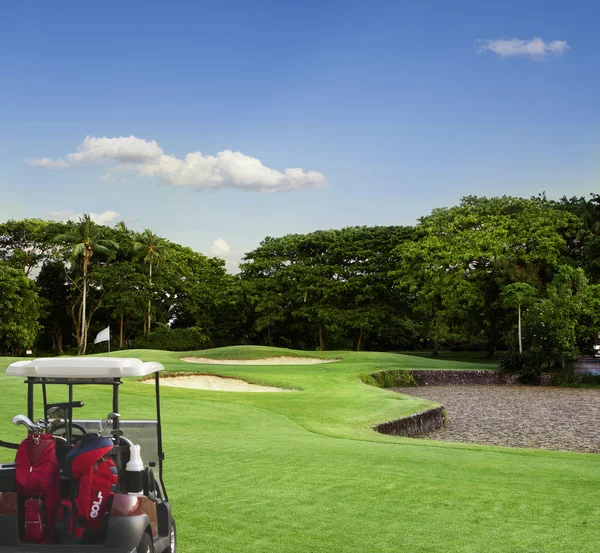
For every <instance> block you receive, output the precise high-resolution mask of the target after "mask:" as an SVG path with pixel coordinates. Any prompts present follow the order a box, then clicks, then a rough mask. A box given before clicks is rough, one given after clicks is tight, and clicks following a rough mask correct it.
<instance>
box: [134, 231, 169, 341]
mask: <svg viewBox="0 0 600 553" xmlns="http://www.w3.org/2000/svg"><path fill="white" fill-rule="evenodd" d="M133 251H134V252H136V254H135V255H134V258H133V259H134V261H140V260H143V261H144V263H148V266H149V273H148V275H149V279H148V282H149V288H150V290H152V268H153V267H158V265H160V264H161V263H163V262H165V261H166V260H167V259H168V257H169V251H168V246H167V243H166V242H165V241H164V240H163V239H162V238H160V237H159V236H157V235H156V234H154V233H153V232H152V231H151V230H150V229H146V230H145V231H144V232H143V233H142V234H140V235H138V237H137V240H136V241H135V242H134V243H133ZM151 307H152V299H151V298H149V299H148V317H147V321H146V331H147V333H148V337H149V336H150V323H151V322H152V311H151Z"/></svg>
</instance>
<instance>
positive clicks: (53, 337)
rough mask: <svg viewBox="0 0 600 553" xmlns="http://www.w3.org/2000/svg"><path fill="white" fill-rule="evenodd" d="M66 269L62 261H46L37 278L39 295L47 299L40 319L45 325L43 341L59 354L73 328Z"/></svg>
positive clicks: (41, 337)
mask: <svg viewBox="0 0 600 553" xmlns="http://www.w3.org/2000/svg"><path fill="white" fill-rule="evenodd" d="M66 271H67V269H66V267H65V265H64V263H63V262H62V261H58V260H57V261H52V260H50V261H46V262H45V263H44V264H43V265H42V268H41V270H40V273H39V275H38V277H37V279H36V284H37V286H38V290H39V296H40V298H42V299H43V300H45V309H44V313H43V317H42V318H41V321H40V322H41V324H42V326H43V327H44V336H40V339H41V343H42V344H47V343H50V344H51V348H52V351H54V352H56V353H58V354H61V353H62V352H63V347H64V344H65V340H66V341H68V336H69V334H70V328H71V320H70V317H69V307H70V304H71V299H72V298H71V290H70V286H69V281H68V279H67V273H66Z"/></svg>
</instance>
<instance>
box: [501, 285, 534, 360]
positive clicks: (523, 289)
mask: <svg viewBox="0 0 600 553" xmlns="http://www.w3.org/2000/svg"><path fill="white" fill-rule="evenodd" d="M500 295H501V297H502V303H503V305H504V306H505V307H516V308H517V312H518V336H519V353H523V332H522V329H521V308H522V307H523V306H525V305H527V304H531V303H532V302H533V300H534V298H535V297H536V296H537V290H536V289H535V288H534V287H533V286H531V284H527V283H526V282H513V283H512V284H507V285H506V286H504V288H503V289H502V293H501V294H500Z"/></svg>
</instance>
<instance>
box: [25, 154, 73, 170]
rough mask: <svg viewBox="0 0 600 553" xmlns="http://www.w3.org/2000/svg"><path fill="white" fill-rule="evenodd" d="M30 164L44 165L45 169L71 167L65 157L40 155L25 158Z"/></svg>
mask: <svg viewBox="0 0 600 553" xmlns="http://www.w3.org/2000/svg"><path fill="white" fill-rule="evenodd" d="M25 161H26V162H27V163H29V165H33V166H34V167H44V168H45V169H68V168H69V167H71V164H70V163H67V162H66V161H65V160H64V159H57V160H52V159H50V158H48V157H39V158H34V159H27V160H25Z"/></svg>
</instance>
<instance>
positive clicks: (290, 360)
mask: <svg viewBox="0 0 600 553" xmlns="http://www.w3.org/2000/svg"><path fill="white" fill-rule="evenodd" d="M181 360H182V361H187V362H188V363H202V364H203V365H317V364H320V363H333V362H334V361H339V359H319V358H318V357H265V358H264V359H208V358H206V357H182V358H181Z"/></svg>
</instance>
